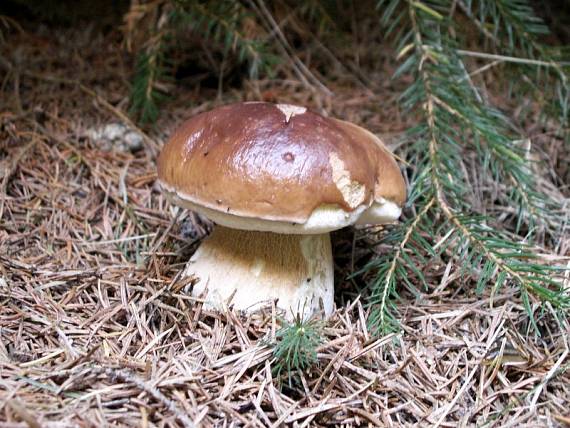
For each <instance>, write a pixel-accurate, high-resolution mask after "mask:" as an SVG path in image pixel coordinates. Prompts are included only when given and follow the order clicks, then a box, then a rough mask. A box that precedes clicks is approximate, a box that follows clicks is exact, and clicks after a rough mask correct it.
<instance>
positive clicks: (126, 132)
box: [85, 123, 143, 152]
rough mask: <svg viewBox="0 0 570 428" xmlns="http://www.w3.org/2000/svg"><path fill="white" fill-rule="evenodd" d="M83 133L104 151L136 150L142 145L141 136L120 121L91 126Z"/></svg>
mask: <svg viewBox="0 0 570 428" xmlns="http://www.w3.org/2000/svg"><path fill="white" fill-rule="evenodd" d="M85 135H86V136H87V137H89V138H91V139H92V140H93V142H94V143H95V144H96V145H98V146H99V148H100V149H101V150H104V151H111V150H118V151H122V152H136V151H137V150H140V149H142V147H143V136H142V135H141V134H139V133H138V132H136V131H133V130H132V129H130V128H129V127H128V126H126V125H123V124H122V123H108V124H106V125H102V126H100V127H97V128H91V129H89V130H87V132H86V133H85Z"/></svg>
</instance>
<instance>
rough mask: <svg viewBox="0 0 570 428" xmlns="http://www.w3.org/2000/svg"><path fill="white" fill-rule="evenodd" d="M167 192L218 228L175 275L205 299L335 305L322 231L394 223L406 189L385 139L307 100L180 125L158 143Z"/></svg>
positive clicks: (204, 116)
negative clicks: (307, 103)
mask: <svg viewBox="0 0 570 428" xmlns="http://www.w3.org/2000/svg"><path fill="white" fill-rule="evenodd" d="M158 179H159V183H160V185H161V187H162V189H163V191H164V192H165V193H166V196H167V197H168V199H169V200H170V201H171V202H173V203H174V204H177V205H179V206H181V207H183V208H187V209H190V210H193V211H196V212H198V213H200V214H203V215H205V216H206V217H208V218H210V219H211V220H213V221H214V222H215V223H216V224H217V226H216V227H214V230H213V232H212V233H211V235H210V236H209V237H207V238H206V239H205V240H204V241H203V242H202V243H201V245H200V247H199V248H198V249H197V251H196V252H195V253H194V255H193V256H192V257H191V259H190V260H189V262H188V264H187V266H186V268H185V270H184V273H183V275H184V276H186V277H187V276H192V277H194V278H196V280H197V281H198V282H197V283H196V284H194V286H193V289H192V294H193V295H195V296H204V299H205V306H207V307H214V308H217V309H222V308H224V307H225V305H227V304H229V303H230V302H231V304H232V305H233V306H234V307H235V308H236V309H244V310H253V309H256V308H257V307H259V305H260V304H261V303H263V302H267V301H269V300H276V301H277V306H278V307H279V308H282V309H284V310H285V311H286V312H287V314H292V315H294V316H296V315H300V316H302V317H304V318H307V317H309V316H311V315H313V314H315V313H317V312H319V311H323V312H324V315H325V316H328V315H330V314H331V313H332V312H333V307H334V299H333V288H334V278H333V273H334V271H333V258H332V251H331V243H330V237H329V232H330V231H332V230H336V229H340V228H343V227H346V226H349V225H353V224H381V223H387V222H393V221H395V220H397V219H398V217H399V216H400V213H401V206H402V205H403V203H404V201H405V197H406V186H405V183H404V180H403V178H402V175H401V172H400V170H399V168H398V165H397V164H396V161H395V160H394V157H393V156H392V154H391V153H390V152H389V151H388V149H387V148H386V147H385V146H384V144H383V143H382V141H381V140H380V139H378V138H377V137H376V136H375V135H373V134H372V133H370V132H368V131H367V130H365V129H363V128H361V127H359V126H357V125H354V124H352V123H349V122H345V121H342V120H337V119H333V118H327V117H323V116H321V115H319V114H317V113H314V112H311V111H309V110H307V109H306V108H305V107H299V106H293V105H286V104H272V103H264V102H244V103H236V104H230V105H226V106H223V107H218V108H215V109H213V110H211V111H208V112H205V113H201V114H198V115H197V116H194V117H192V118H191V119H189V120H187V121H186V122H184V123H183V124H182V125H181V127H180V128H178V129H177V130H176V131H175V132H174V134H173V135H172V137H171V138H170V139H169V141H168V142H167V143H166V145H165V146H164V148H163V149H162V151H161V153H160V156H159V159H158Z"/></svg>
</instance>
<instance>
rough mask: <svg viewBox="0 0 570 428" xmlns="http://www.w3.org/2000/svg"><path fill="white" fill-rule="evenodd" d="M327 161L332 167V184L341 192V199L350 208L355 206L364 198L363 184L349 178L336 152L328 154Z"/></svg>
mask: <svg viewBox="0 0 570 428" xmlns="http://www.w3.org/2000/svg"><path fill="white" fill-rule="evenodd" d="M329 163H330V165H331V168H332V179H333V181H334V184H335V185H336V187H337V188H338V190H339V191H340V193H342V197H343V199H344V200H345V201H346V203H347V204H348V206H349V207H350V208H356V207H357V206H358V205H360V204H361V203H362V202H363V201H364V198H365V196H366V195H365V193H366V192H365V189H364V185H363V184H361V183H359V182H358V181H352V180H351V179H350V173H349V172H348V170H347V169H345V167H344V162H343V161H342V160H340V158H339V157H338V156H337V154H336V153H331V154H330V155H329Z"/></svg>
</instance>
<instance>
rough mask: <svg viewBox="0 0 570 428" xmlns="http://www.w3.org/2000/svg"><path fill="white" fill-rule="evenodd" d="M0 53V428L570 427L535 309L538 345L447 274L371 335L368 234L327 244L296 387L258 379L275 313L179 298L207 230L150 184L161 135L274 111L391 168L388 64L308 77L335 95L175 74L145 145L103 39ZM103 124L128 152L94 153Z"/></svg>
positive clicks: (556, 359)
mask: <svg viewBox="0 0 570 428" xmlns="http://www.w3.org/2000/svg"><path fill="white" fill-rule="evenodd" d="M2 56H3V57H4V58H5V59H4V60H2V64H0V67H2V68H1V69H0V70H2V71H1V73H2V74H1V75H2V76H3V77H2V82H3V85H2V91H3V92H2V98H1V99H0V427H14V428H15V427H67V426H81V427H90V426H141V427H150V426H194V425H197V426H246V425H247V426H280V425H283V424H294V425H298V426H366V425H368V426H393V427H396V426H406V425H418V426H427V425H429V426H441V427H457V426H473V425H477V426H489V427H491V426H492V427H495V426H496V427H506V426H516V427H522V426H533V427H534V426H562V425H565V424H566V425H567V424H570V413H569V412H570V410H569V409H570V372H569V371H568V365H569V361H570V360H569V359H568V352H569V349H568V346H569V345H568V341H569V340H570V338H569V336H568V332H569V330H567V327H568V325H567V323H566V321H565V320H560V319H557V318H556V316H555V313H554V311H552V312H549V311H548V310H546V311H544V312H542V313H540V314H537V317H538V318H539V323H540V329H541V335H540V336H539V335H537V334H536V333H535V332H533V329H532V328H531V326H530V325H529V324H530V323H529V317H528V314H527V311H526V310H525V308H524V305H523V302H522V301H521V299H520V297H519V294H518V293H517V290H516V289H514V288H510V287H509V286H508V285H505V286H503V287H502V288H501V289H500V291H499V292H497V293H495V294H492V293H491V290H487V291H484V292H483V293H482V294H480V295H478V294H475V293H474V292H473V290H472V288H471V287H467V286H465V283H463V282H461V281H458V280H457V275H455V274H453V275H448V274H446V272H449V271H450V269H451V266H445V265H443V266H438V267H437V268H436V267H433V269H432V272H430V273H426V276H427V277H428V278H431V279H432V283H431V284H429V286H428V289H427V290H423V291H422V294H420V295H413V294H412V293H409V292H408V291H406V290H405V289H403V290H401V293H400V295H401V300H400V301H398V303H397V305H398V312H399V315H400V317H401V318H400V319H401V327H402V330H401V332H399V333H393V334H389V335H386V336H382V337H377V336H375V335H374V334H372V332H371V331H369V330H368V327H367V324H366V316H367V308H366V306H365V305H364V302H363V300H362V299H360V298H359V297H358V289H357V288H356V286H358V285H362V284H360V283H359V282H358V281H357V283H356V285H355V284H354V281H350V280H347V279H346V278H347V277H348V276H349V274H350V273H351V269H353V268H354V263H356V264H357V265H358V264H361V263H362V260H365V259H366V258H367V257H369V256H370V254H371V252H372V251H374V248H372V247H371V246H372V245H373V243H374V242H375V241H374V239H373V238H374V237H373V236H372V237H371V236H370V235H371V234H370V233H366V232H365V231H362V230H346V231H342V232H341V233H338V234H336V235H335V236H334V241H333V243H334V248H335V260H336V264H337V266H336V271H337V272H336V275H337V285H336V288H337V289H338V290H339V293H338V296H337V311H336V312H335V314H334V316H333V317H332V318H331V319H330V320H328V321H327V322H326V324H325V326H324V328H323V332H324V341H323V344H322V345H321V346H320V347H319V348H318V349H317V353H318V364H317V365H316V366H315V367H314V368H312V369H311V370H310V371H308V372H306V373H303V374H302V376H301V378H300V379H301V380H300V382H298V383H296V384H294V385H293V386H292V387H289V386H288V385H287V382H284V383H283V384H282V383H281V382H279V379H276V378H275V376H274V372H273V371H272V365H273V354H272V349H271V343H272V342H273V341H274V340H275V333H276V330H277V329H278V328H279V323H278V321H277V319H276V317H275V311H274V310H273V308H271V307H268V308H266V309H265V310H262V311H259V312H257V313H254V314H247V315H244V314H240V313H236V312H234V311H232V310H229V311H228V312H226V313H217V312H211V311H206V310H203V309H202V307H201V304H200V302H199V301H196V300H195V299H192V298H191V297H190V296H188V295H187V294H185V293H184V292H183V288H184V285H185V284H184V283H181V281H180V280H179V273H180V271H181V269H182V268H183V266H184V262H185V261H186V260H187V259H188V258H189V256H190V255H191V254H192V252H193V251H194V250H195V248H196V247H197V245H198V243H199V240H200V238H202V237H203V236H205V234H206V233H207V231H208V227H209V226H208V224H207V223H206V222H204V221H203V220H201V219H200V218H198V217H197V216H195V215H193V214H191V213H188V212H181V211H179V210H177V209H175V208H174V207H172V206H170V205H169V204H168V202H167V201H166V200H165V198H164V196H162V195H161V194H160V192H159V190H158V188H157V187H156V162H155V161H156V153H157V150H158V149H159V148H160V146H161V145H162V144H163V142H164V141H165V139H166V138H167V136H168V135H169V133H170V132H171V131H172V130H173V129H174V128H175V127H176V126H177V125H178V124H179V123H180V122H181V120H182V119H183V118H187V117H189V116H191V115H193V114H195V113H197V112H201V111H204V110H207V109H209V108H211V107H213V106H215V105H219V104H221V103H225V102H230V101H237V100H266V101H276V100H278V101H280V102H288V103H293V104H303V105H307V106H309V107H311V108H313V109H315V110H317V111H321V112H326V113H327V114H329V115H333V116H336V117H341V118H343V119H346V120H350V121H354V122H355V123H358V124H361V125H363V126H365V127H367V128H369V129H370V130H372V131H373V132H375V133H377V134H378V135H381V136H383V137H384V138H385V139H386V141H387V143H388V144H389V145H390V147H391V148H392V149H393V150H394V151H395V152H396V154H398V153H400V154H401V149H402V147H403V146H404V145H405V144H406V140H405V138H403V137H402V135H403V132H404V131H405V130H406V129H407V128H408V127H409V125H410V124H411V120H412V119H410V118H404V117H402V116H401V114H400V113H399V110H398V106H397V102H396V98H397V96H398V94H399V93H400V92H399V91H400V90H401V88H398V87H397V84H396V83H394V82H393V81H391V80H390V75H391V73H392V72H393V67H394V65H393V64H391V63H390V60H389V59H388V58H389V55H386V59H385V64H384V66H383V67H380V68H381V69H382V71H381V72H377V73H376V74H375V75H368V76H364V77H362V76H361V77H358V78H354V79H344V80H343V79H338V78H333V77H334V76H331V78H330V81H329V80H327V79H325V78H324V77H323V80H322V81H323V83H324V84H325V85H326V86H327V87H328V88H329V89H330V90H331V94H327V93H325V92H323V91H319V90H317V89H314V88H313V90H308V89H307V88H306V87H305V86H304V85H303V83H302V82H300V81H298V80H297V79H296V78H295V77H294V76H292V77H291V78H290V79H286V80H285V79H282V80H263V81H255V82H246V83H244V85H243V86H242V87H235V88H231V87H230V88H227V89H225V90H224V91H223V92H219V91H218V90H217V88H216V85H210V86H209V87H208V86H207V85H202V84H201V83H200V81H193V80H192V79H190V80H189V81H187V82H182V83H181V84H180V85H179V87H177V89H176V91H172V92H171V94H170V98H169V99H168V101H167V102H165V103H164V104H163V106H162V109H163V113H162V114H161V115H160V119H159V122H158V123H157V125H156V126H154V127H153V128H150V129H145V130H141V129H139V128H137V127H136V126H135V125H134V124H133V123H132V122H131V121H130V120H129V119H128V118H127V116H126V113H125V112H126V111H127V110H128V96H129V87H130V83H129V79H130V76H131V71H130V70H131V66H132V64H130V63H129V62H128V61H127V60H125V54H124V51H123V50H122V48H121V46H120V45H119V38H118V37H117V36H116V35H106V36H102V35H97V34H90V33H89V32H87V31H80V30H57V31H51V30H50V31H48V30H46V29H45V28H44V29H43V30H42V29H41V28H40V29H38V30H37V31H35V32H31V33H30V32H24V33H21V34H13V35H11V36H10V40H9V43H5V44H4V45H3V47H2V52H0V57H2ZM335 67H336V66H335ZM367 79H368V80H367ZM369 81H374V82H382V83H380V84H376V85H375V87H374V88H373V90H371V89H370V88H369V87H368V83H369ZM165 112H167V113H165ZM113 123H116V124H121V125H122V126H125V127H126V128H128V129H130V130H132V131H135V132H137V133H138V134H139V135H141V136H143V139H142V142H141V143H140V144H141V147H138V146H137V144H138V143H135V144H134V146H133V147H126V146H125V145H124V144H121V143H118V142H105V141H102V137H101V134H100V132H98V131H101V129H102V128H103V127H105V126H106V125H108V124H113ZM117 129H120V126H119V127H117ZM379 233H381V232H379ZM568 245H570V243H569V244H568ZM568 255H569V254H568V249H566V250H560V249H559V253H558V255H546V254H545V255H544V257H545V258H548V257H551V258H556V259H557V260H556V261H557V262H558V263H563V264H566V263H568V262H569V258H568ZM453 271H454V272H455V269H453ZM361 282H362V281H361ZM496 355H500V357H499V358H497V359H494V357H495V356H496Z"/></svg>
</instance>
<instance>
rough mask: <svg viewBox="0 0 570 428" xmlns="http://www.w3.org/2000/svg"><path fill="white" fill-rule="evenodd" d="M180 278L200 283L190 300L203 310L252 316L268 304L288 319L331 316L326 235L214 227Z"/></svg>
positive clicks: (331, 279)
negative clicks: (194, 299)
mask: <svg viewBox="0 0 570 428" xmlns="http://www.w3.org/2000/svg"><path fill="white" fill-rule="evenodd" d="M183 275H184V276H193V277H195V278H197V279H198V280H199V281H198V282H197V283H196V284H195V285H194V287H193V289H192V295H194V296H200V297H203V298H205V306H206V307H213V308H216V309H222V308H224V307H225V306H229V305H233V306H234V307H235V308H236V309H242V310H254V309H256V308H257V307H259V306H260V304H262V303H265V302H267V301H270V300H277V307H279V308H282V309H284V310H285V311H286V316H287V317H289V318H290V317H291V316H292V315H297V314H301V315H302V316H303V317H304V318H308V317H309V316H311V315H313V314H315V313H316V312H319V311H321V310H323V311H324V315H325V316H328V315H330V314H331V313H332V311H333V290H334V277H333V275H334V272H333V260H332V251H331V244H330V236H329V234H328V233H325V234H320V235H284V234H278V233H273V232H253V231H245V230H235V229H229V228H226V227H223V226H216V227H215V228H214V231H213V232H212V234H211V235H210V236H209V237H208V238H206V239H205V240H204V241H203V242H202V244H201V245H200V247H199V248H198V250H197V251H196V253H194V255H193V256H192V258H191V259H190V261H189V262H188V264H187V265H186V269H185V270H184V274H183Z"/></svg>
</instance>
